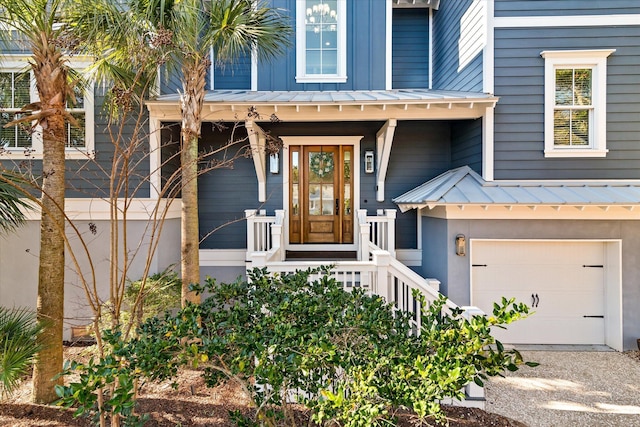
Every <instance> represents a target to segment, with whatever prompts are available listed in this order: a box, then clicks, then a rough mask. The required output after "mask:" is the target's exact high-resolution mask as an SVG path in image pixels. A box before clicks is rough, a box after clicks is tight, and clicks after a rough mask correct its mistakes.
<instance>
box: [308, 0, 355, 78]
mask: <svg viewBox="0 0 640 427" xmlns="http://www.w3.org/2000/svg"><path fill="white" fill-rule="evenodd" d="M346 1H347V0H297V2H296V22H297V23H296V55H297V56H296V81H297V82H298V83H311V82H317V83H322V82H333V83H344V82H346V81H347V73H346V68H347V65H346V64H347V49H346V46H347V35H346V23H347V19H346V18H347V3H346Z"/></svg>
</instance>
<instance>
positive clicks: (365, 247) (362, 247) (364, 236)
mask: <svg viewBox="0 0 640 427" xmlns="http://www.w3.org/2000/svg"><path fill="white" fill-rule="evenodd" d="M358 226H359V227H360V230H359V231H360V233H359V236H360V242H359V243H360V244H359V245H358V261H369V240H370V239H371V237H370V233H371V224H369V223H368V222H367V211H366V209H358Z"/></svg>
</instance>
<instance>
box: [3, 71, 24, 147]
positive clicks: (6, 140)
mask: <svg viewBox="0 0 640 427" xmlns="http://www.w3.org/2000/svg"><path fill="white" fill-rule="evenodd" d="M30 81H31V79H30V75H29V72H24V71H18V70H6V71H0V146H2V148H4V149H5V150H17V149H19V150H24V149H25V148H29V147H31V131H30V129H28V128H29V125H28V124H21V125H18V126H11V127H4V126H5V125H6V124H7V123H9V122H11V121H13V120H15V119H18V118H19V117H20V113H19V110H20V109H21V108H22V106H24V105H27V104H29V103H30V102H31V84H30Z"/></svg>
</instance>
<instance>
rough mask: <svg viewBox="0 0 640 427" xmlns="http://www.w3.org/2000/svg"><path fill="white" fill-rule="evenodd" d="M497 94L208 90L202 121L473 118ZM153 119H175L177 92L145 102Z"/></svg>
mask: <svg viewBox="0 0 640 427" xmlns="http://www.w3.org/2000/svg"><path fill="white" fill-rule="evenodd" d="M497 101H498V98H497V97H495V96H493V95H489V94H484V93H476V92H455V91H438V90H428V89H399V90H377V91H246V90H220V91H210V92H208V93H207V94H206V96H205V100H204V111H203V115H202V117H203V120H204V121H215V120H225V121H236V120H248V119H249V120H254V121H257V122H259V121H270V120H275V119H276V118H277V120H281V121H336V120H388V119H398V120H436V119H439V120H442V119H445V120H446V119H476V118H479V117H481V116H483V115H484V114H485V112H486V109H487V108H494V107H495V105H496V102H497ZM147 108H148V109H149V111H150V113H151V115H152V116H153V117H157V118H160V119H164V120H179V119H180V100H179V95H177V94H174V95H164V96H160V97H158V98H157V99H155V100H150V101H147Z"/></svg>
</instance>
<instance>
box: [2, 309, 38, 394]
mask: <svg viewBox="0 0 640 427" xmlns="http://www.w3.org/2000/svg"><path fill="white" fill-rule="evenodd" d="M42 328H43V326H42V324H39V323H37V322H36V318H35V314H34V313H33V312H31V311H29V310H27V309H10V308H5V307H0V396H4V395H7V394H11V393H12V392H13V391H14V390H15V388H16V387H17V386H18V384H19V383H20V381H21V379H22V378H23V377H24V376H25V375H26V374H27V372H28V370H29V368H30V367H31V364H32V363H33V361H34V359H35V355H36V353H37V352H38V351H40V350H41V349H42V345H41V343H40V341H39V339H38V336H39V334H40V332H41V331H42Z"/></svg>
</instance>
